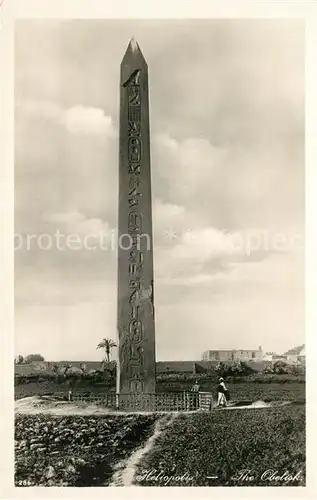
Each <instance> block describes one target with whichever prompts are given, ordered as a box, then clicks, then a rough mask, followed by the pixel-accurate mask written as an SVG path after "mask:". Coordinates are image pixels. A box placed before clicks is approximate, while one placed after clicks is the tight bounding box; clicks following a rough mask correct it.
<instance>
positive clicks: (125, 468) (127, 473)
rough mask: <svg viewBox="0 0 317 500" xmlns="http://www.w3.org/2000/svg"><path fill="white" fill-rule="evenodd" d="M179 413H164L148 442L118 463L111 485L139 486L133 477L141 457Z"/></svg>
mask: <svg viewBox="0 0 317 500" xmlns="http://www.w3.org/2000/svg"><path fill="white" fill-rule="evenodd" d="M178 415H179V413H178V412H175V413H173V414H169V415H164V416H163V417H162V418H160V419H159V420H158V421H157V422H156V424H155V427H154V432H153V434H152V435H151V436H150V437H149V439H148V440H147V441H146V443H145V444H144V445H143V446H142V447H141V448H138V449H137V450H135V451H134V452H133V453H132V454H131V455H130V457H129V458H128V459H127V460H125V461H124V462H121V463H120V464H119V465H118V467H117V469H118V470H117V471H116V472H115V473H114V475H113V476H112V480H111V482H110V484H109V486H137V485H136V484H133V479H134V476H135V473H136V471H137V467H138V465H139V463H140V461H141V459H142V458H143V457H144V456H145V455H146V454H147V453H148V452H149V451H150V450H151V449H152V447H153V445H154V443H155V441H156V440H157V438H158V437H159V436H160V435H161V434H162V432H164V431H165V429H167V427H169V426H170V425H171V424H172V423H173V422H174V420H175V418H176V417H177V416H178Z"/></svg>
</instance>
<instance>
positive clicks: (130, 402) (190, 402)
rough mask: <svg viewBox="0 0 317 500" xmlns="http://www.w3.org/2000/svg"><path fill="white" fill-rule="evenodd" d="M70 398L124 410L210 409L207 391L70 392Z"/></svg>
mask: <svg viewBox="0 0 317 500" xmlns="http://www.w3.org/2000/svg"><path fill="white" fill-rule="evenodd" d="M70 399H71V401H81V402H89V403H97V404H101V405H103V406H106V407H108V408H113V409H117V410H124V411H193V410H204V411H210V410H211V409H212V394H211V393H209V392H199V393H194V392H175V393H166V394H159V393H158V394H156V393H155V394H115V393H108V394H89V395H86V394H80V393H72V394H71V396H70Z"/></svg>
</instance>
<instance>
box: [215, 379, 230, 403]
mask: <svg viewBox="0 0 317 500" xmlns="http://www.w3.org/2000/svg"><path fill="white" fill-rule="evenodd" d="M217 392H218V403H217V406H227V397H228V396H229V392H228V389H227V387H226V385H225V383H224V380H223V378H222V377H220V379H219V384H218V388H217ZM228 399H229V398H228Z"/></svg>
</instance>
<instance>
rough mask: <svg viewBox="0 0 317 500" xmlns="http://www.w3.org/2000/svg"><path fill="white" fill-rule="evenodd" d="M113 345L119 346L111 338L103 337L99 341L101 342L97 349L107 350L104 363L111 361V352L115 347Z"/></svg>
mask: <svg viewBox="0 0 317 500" xmlns="http://www.w3.org/2000/svg"><path fill="white" fill-rule="evenodd" d="M113 347H117V344H116V343H115V342H114V341H113V340H112V339H109V338H104V339H102V341H101V342H99V344H98V345H97V349H104V350H105V358H104V361H103V363H104V362H105V361H107V363H110V354H111V349H113Z"/></svg>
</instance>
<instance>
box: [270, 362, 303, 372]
mask: <svg viewBox="0 0 317 500" xmlns="http://www.w3.org/2000/svg"><path fill="white" fill-rule="evenodd" d="M263 373H265V374H277V375H282V374H289V375H304V374H305V367H304V366H302V365H291V364H288V363H285V361H280V360H279V361H272V362H271V363H270V364H268V365H267V366H266V367H265V368H264V370H263Z"/></svg>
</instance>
